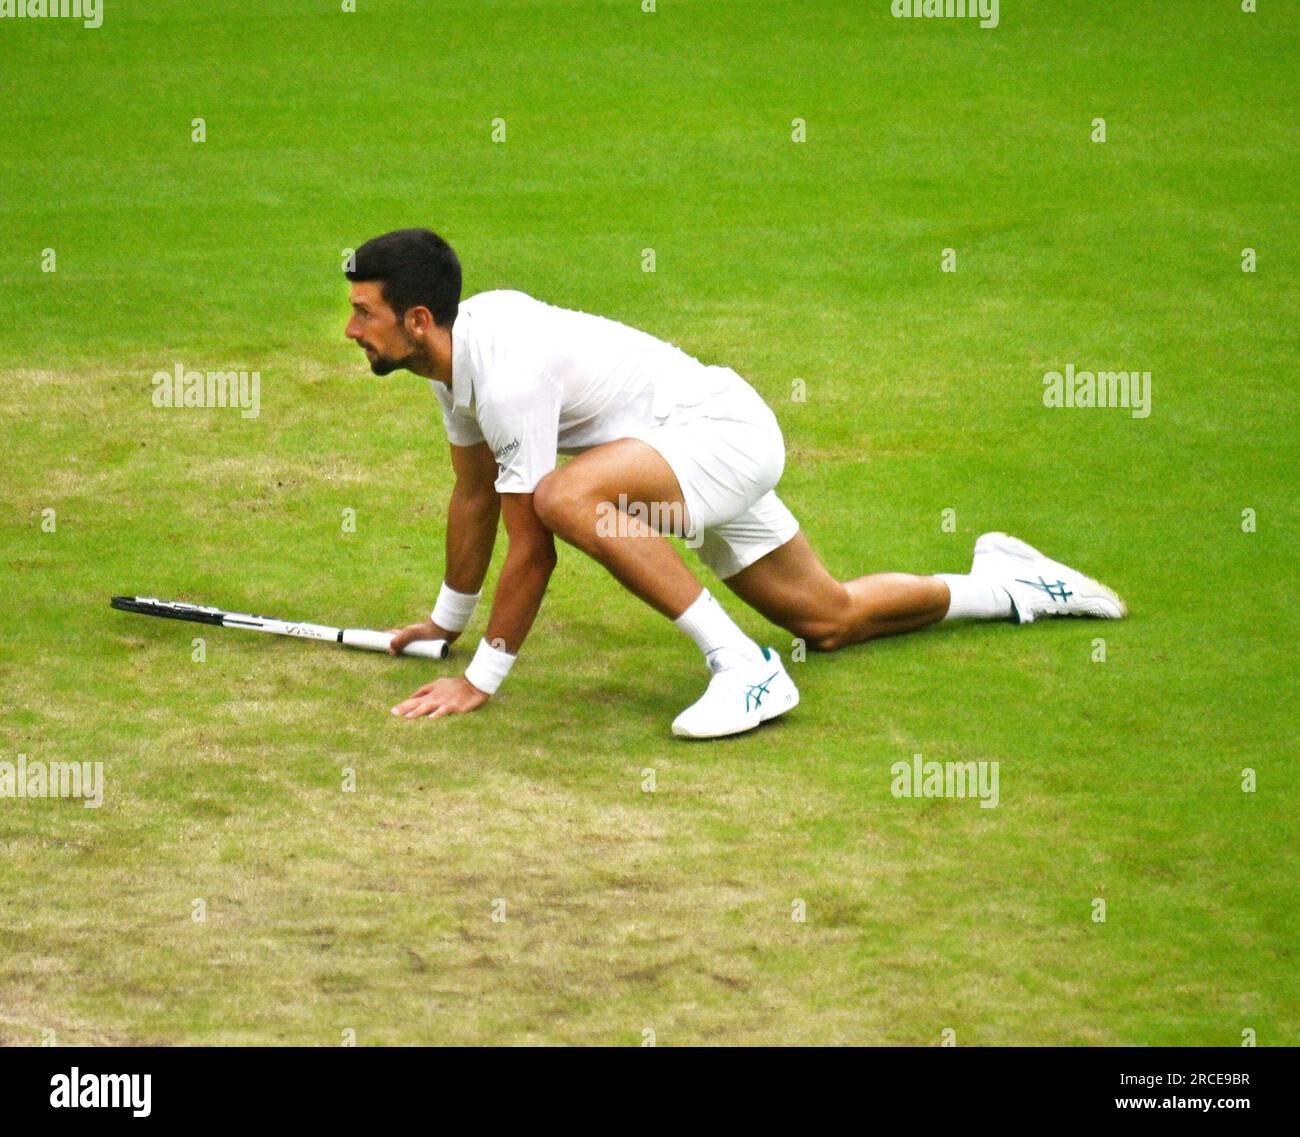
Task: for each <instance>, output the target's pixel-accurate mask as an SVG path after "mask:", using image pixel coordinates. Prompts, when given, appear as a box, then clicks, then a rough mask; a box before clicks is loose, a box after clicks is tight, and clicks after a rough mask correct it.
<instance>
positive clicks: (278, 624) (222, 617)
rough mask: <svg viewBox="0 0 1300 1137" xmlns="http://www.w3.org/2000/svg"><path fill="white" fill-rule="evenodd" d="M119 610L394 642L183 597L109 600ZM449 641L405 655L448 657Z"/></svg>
mask: <svg viewBox="0 0 1300 1137" xmlns="http://www.w3.org/2000/svg"><path fill="white" fill-rule="evenodd" d="M109 604H111V605H112V606H113V607H114V608H116V609H117V610H118V611H119V612H135V613H136V614H137V615H140V616H162V617H164V618H165V619H168V620H191V621H193V622H195V623H198V624H216V625H218V626H220V627H223V628H243V629H244V630H245V631H247V632H267V633H269V634H270V635H273V636H296V637H297V638H298V639H304V640H325V641H327V642H330V643H340V644H342V645H343V646H344V647H359V648H364V649H365V650H366V651H383V652H386V651H388V645H389V644H391V643H392V642H393V636H392V633H391V632H372V631H368V630H367V629H365V628H331V627H329V626H328V625H326V624H299V623H291V622H290V621H288V620H273V619H272V618H271V617H269V616H250V615H247V614H246V613H244V612H227V611H226V610H225V609H224V608H210V607H208V606H207V605H204V604H185V603H183V602H181V601H179V600H156V599H154V598H153V597H152V596H114V597H113V598H112V600H110V601H109ZM447 651H448V646H447V641H446V640H416V641H414V642H413V643H409V644H407V645H406V647H404V648H403V649H402V654H403V655H416V656H420V657H422V658H424V659H446V658H447Z"/></svg>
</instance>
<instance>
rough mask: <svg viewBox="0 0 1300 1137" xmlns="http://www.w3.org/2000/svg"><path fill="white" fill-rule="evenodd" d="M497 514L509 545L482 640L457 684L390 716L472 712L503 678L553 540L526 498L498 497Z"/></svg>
mask: <svg viewBox="0 0 1300 1137" xmlns="http://www.w3.org/2000/svg"><path fill="white" fill-rule="evenodd" d="M501 513H502V515H503V516H504V518H505V523H506V537H507V539H508V540H509V545H508V547H507V549H506V560H505V564H504V565H503V566H502V568H501V576H500V578H499V579H498V580H497V588H496V594H495V595H494V596H493V598H492V613H491V615H490V616H489V618H488V627H487V635H486V636H485V637H484V640H483V643H482V644H480V645H479V650H478V652H477V653H476V654H475V656H474V660H473V662H472V663H471V664H470V666H469V669H468V670H467V671H466V673H465V676H464V677H462V678H457V679H451V678H444V679H435V680H434V681H433V682H432V683H426V684H425V685H424V686H423V687H421V688H420V689H419V690H418V691H416V692H415V694H413V695H412V696H411V697H410V698H409V699H407V700H406V701H405V702H404V703H399V704H398V705H397V706H395V707H394V708H393V714H395V715H402V716H403V717H405V718H419V717H420V716H421V715H428V716H429V717H431V718H438V717H440V716H441V715H449V714H460V713H462V712H464V711H472V710H476V709H477V708H478V707H481V706H482V705H483V704H484V703H486V702H487V701H488V699H489V698H490V696H491V693H492V691H494V690H495V689H496V685H497V684H498V683H499V682H500V681H501V680H502V679H504V678H505V674H506V672H507V671H508V670H509V668H510V664H511V663H513V662H514V656H515V654H516V653H517V652H518V651H519V648H520V647H521V646H522V645H523V642H524V640H525V639H526V638H527V636H528V631H529V629H530V628H531V627H532V626H533V621H534V620H535V619H536V618H537V611H538V609H539V608H540V607H541V606H542V596H543V595H545V593H546V586H547V584H548V583H549V581H550V579H551V572H552V571H553V570H554V568H555V538H554V537H553V536H552V534H551V532H550V531H549V530H548V529H547V528H546V527H545V526H544V525H543V524H542V523H541V521H540V520H539V519H538V516H537V511H536V510H535V509H534V508H533V495H532V494H531V493H507V494H502V495H501Z"/></svg>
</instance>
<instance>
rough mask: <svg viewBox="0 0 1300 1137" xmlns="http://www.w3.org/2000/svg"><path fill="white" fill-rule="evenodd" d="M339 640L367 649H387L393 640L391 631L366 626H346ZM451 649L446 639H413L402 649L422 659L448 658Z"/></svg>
mask: <svg viewBox="0 0 1300 1137" xmlns="http://www.w3.org/2000/svg"><path fill="white" fill-rule="evenodd" d="M339 642H340V643H342V644H344V645H345V646H347V647H359V648H364V649H365V650H366V651H387V650H388V645H389V644H391V643H392V642H393V636H392V633H391V632H371V631H367V630H366V629H364V628H344V629H343V632H342V633H341V634H340V636H339ZM449 650H450V649H449V648H448V646H447V641H446V640H413V641H412V642H411V643H409V644H407V645H406V646H405V647H404V648H403V649H402V655H414V656H419V657H420V658H422V659H446V658H447V652H448V651H449Z"/></svg>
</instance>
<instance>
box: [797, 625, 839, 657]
mask: <svg viewBox="0 0 1300 1137" xmlns="http://www.w3.org/2000/svg"><path fill="white" fill-rule="evenodd" d="M787 627H788V629H789V631H790V632H792V633H793V634H794V635H796V636H798V637H799V638H800V639H801V640H803V642H804V643H805V644H807V645H808V647H809V648H811V649H812V650H813V651H838V650H839V649H840V648H842V647H846V646H847V645H848V643H849V638H848V629H847V628H845V627H844V625H843V624H842V623H841V622H840V621H838V620H795V621H793V622H792V623H790V624H789V625H787Z"/></svg>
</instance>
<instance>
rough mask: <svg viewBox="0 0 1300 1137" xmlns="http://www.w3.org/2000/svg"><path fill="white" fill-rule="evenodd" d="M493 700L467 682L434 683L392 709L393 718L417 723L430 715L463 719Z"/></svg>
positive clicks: (433, 717)
mask: <svg viewBox="0 0 1300 1137" xmlns="http://www.w3.org/2000/svg"><path fill="white" fill-rule="evenodd" d="M489 698H491V696H490V695H485V694H484V693H483V692H482V691H480V690H479V689H478V688H477V687H475V686H474V684H473V683H471V682H470V681H469V680H468V679H465V678H464V677H462V676H457V677H456V678H454V679H452V678H443V679H435V680H434V681H433V682H432V683H426V684H425V685H424V686H423V687H421V688H420V689H419V690H418V691H416V692H415V694H413V695H412V696H411V697H410V698H409V699H407V700H406V702H404V703H398V704H397V706H395V707H394V708H393V712H392V713H393V714H395V715H400V716H402V718H408V719H418V718H419V717H420V716H421V715H428V716H429V717H430V718H431V719H436V718H439V717H440V716H442V715H461V714H464V713H465V712H466V711H476V710H478V708H479V707H481V706H482V705H483V704H484V703H486V702H487V701H488V699H489Z"/></svg>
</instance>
